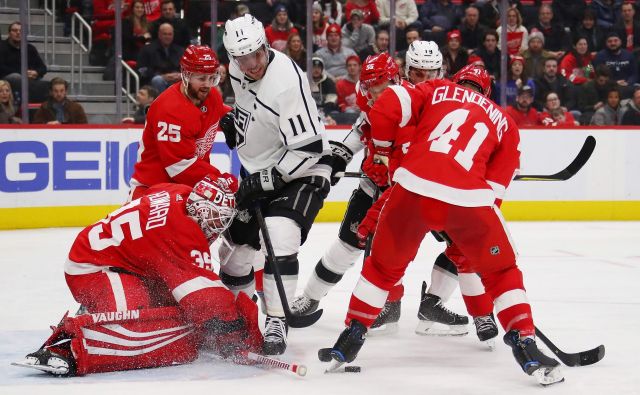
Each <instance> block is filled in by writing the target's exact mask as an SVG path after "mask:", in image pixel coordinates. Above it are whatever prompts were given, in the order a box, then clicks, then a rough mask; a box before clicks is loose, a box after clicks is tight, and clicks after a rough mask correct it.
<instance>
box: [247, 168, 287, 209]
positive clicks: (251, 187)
mask: <svg viewBox="0 0 640 395" xmlns="http://www.w3.org/2000/svg"><path fill="white" fill-rule="evenodd" d="M285 184H286V183H285V182H284V180H283V179H282V176H281V175H280V173H279V172H278V170H276V169H275V168H274V167H270V168H267V169H262V170H260V171H259V172H256V173H253V174H249V175H248V176H247V177H246V178H243V179H242V182H241V183H240V188H238V192H237V193H236V202H237V203H238V205H239V206H244V207H247V205H248V204H250V203H251V202H253V201H254V200H256V199H260V198H262V197H266V196H268V195H270V194H271V193H272V192H274V191H277V190H279V189H281V188H282V187H284V185H285Z"/></svg>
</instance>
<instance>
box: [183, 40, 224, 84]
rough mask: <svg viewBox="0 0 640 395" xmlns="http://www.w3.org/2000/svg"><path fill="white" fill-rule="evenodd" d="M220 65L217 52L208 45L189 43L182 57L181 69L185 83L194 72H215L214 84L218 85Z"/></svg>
mask: <svg viewBox="0 0 640 395" xmlns="http://www.w3.org/2000/svg"><path fill="white" fill-rule="evenodd" d="M219 67H220V62H218V57H217V56H216V53H215V52H213V50H212V49H211V48H209V47H208V46H206V45H189V46H188V47H187V49H185V51H184V54H182V58H180V70H181V71H182V79H183V81H184V82H185V85H186V84H187V82H188V81H189V77H191V75H192V74H213V75H215V80H214V85H218V82H219V81H220V76H219V75H218V68H219Z"/></svg>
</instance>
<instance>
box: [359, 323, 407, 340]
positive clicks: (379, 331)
mask: <svg viewBox="0 0 640 395" xmlns="http://www.w3.org/2000/svg"><path fill="white" fill-rule="evenodd" d="M399 329H400V325H398V323H397V322H391V323H388V324H384V325H382V326H379V327H377V328H370V329H369V330H368V331H367V334H366V335H365V336H367V337H369V336H373V337H375V336H387V335H392V334H394V333H396V332H398V330H399Z"/></svg>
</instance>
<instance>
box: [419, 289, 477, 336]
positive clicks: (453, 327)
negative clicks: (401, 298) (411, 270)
mask: <svg viewBox="0 0 640 395" xmlns="http://www.w3.org/2000/svg"><path fill="white" fill-rule="evenodd" d="M421 294H422V297H421V300H420V308H419V309H418V319H419V322H418V326H416V333H417V334H418V335H422V336H464V335H466V334H467V333H469V329H467V324H469V318H468V317H466V316H463V315H459V314H456V313H454V312H452V311H451V310H449V309H447V308H446V307H445V306H444V305H443V304H442V300H441V299H440V297H439V296H436V295H434V294H429V293H427V283H426V282H424V281H423V282H422V293H421Z"/></svg>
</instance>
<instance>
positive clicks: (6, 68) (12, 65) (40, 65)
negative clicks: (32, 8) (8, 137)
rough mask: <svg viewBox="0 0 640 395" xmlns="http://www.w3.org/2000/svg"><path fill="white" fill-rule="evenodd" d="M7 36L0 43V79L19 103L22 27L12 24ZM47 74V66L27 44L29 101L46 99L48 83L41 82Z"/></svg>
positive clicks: (33, 48) (15, 23)
mask: <svg viewBox="0 0 640 395" xmlns="http://www.w3.org/2000/svg"><path fill="white" fill-rule="evenodd" d="M8 30H9V35H8V37H7V39H6V40H4V41H0V79H3V80H6V81H7V82H9V84H10V85H11V89H12V90H13V96H14V97H15V98H18V100H17V102H18V103H20V102H21V100H20V95H21V86H22V77H21V75H20V41H21V40H22V25H20V22H13V23H11V24H10V25H9V29H8ZM46 73H47V66H46V65H45V64H44V62H43V61H42V58H41V57H40V54H39V53H38V50H37V49H36V47H34V46H33V45H31V44H29V43H27V78H28V79H29V100H30V101H31V102H36V103H37V102H42V101H44V100H46V98H47V90H48V88H49V83H48V82H46V81H43V80H42V77H43V76H44V75H45V74H46Z"/></svg>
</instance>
